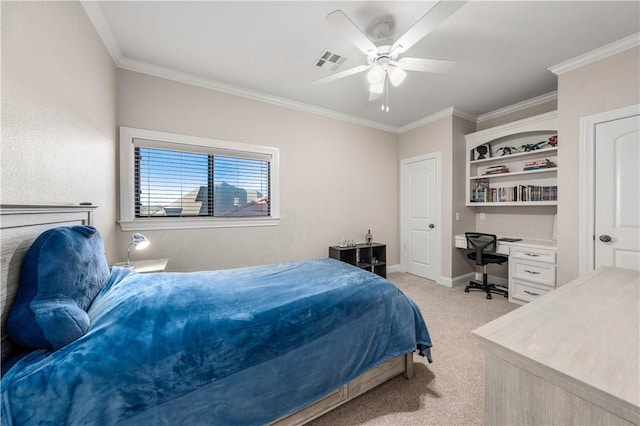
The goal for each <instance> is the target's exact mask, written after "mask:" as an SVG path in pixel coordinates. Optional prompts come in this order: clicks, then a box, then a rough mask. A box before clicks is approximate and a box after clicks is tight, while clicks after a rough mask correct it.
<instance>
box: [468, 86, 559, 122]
mask: <svg viewBox="0 0 640 426" xmlns="http://www.w3.org/2000/svg"><path fill="white" fill-rule="evenodd" d="M556 100H558V92H557V91H553V92H550V93H547V94H544V95H541V96H537V97H535V98H531V99H527V100H526V101H522V102H518V103H516V104H513V105H509V106H506V107H504V108H500V109H496V110H494V111H490V112H487V113H485V114H481V115H479V116H478V120H477V122H478V123H481V122H483V121H487V120H492V119H494V118H498V117H502V116H504V115H507V114H511V113H514V112H518V111H522V110H524V109H527V108H531V107H534V106H537V105H541V104H544V103H547V102H551V101H556Z"/></svg>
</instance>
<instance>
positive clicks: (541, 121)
mask: <svg viewBox="0 0 640 426" xmlns="http://www.w3.org/2000/svg"><path fill="white" fill-rule="evenodd" d="M554 136H555V137H556V140H555V141H556V144H555V145H554V144H552V143H551V140H552V138H553V137H554ZM466 139H467V152H468V157H467V158H468V161H467V166H466V182H467V183H466V197H467V200H466V205H467V206H476V207H478V206H492V207H493V206H496V207H497V206H554V205H557V204H558V201H557V200H558V192H557V188H558V147H557V142H558V141H557V113H556V112H555V111H554V112H549V113H545V114H541V115H538V116H535V117H530V118H526V119H524V120H519V121H515V122H513V123H508V124H505V125H502V126H497V127H493V128H491V129H486V130H481V131H479V132H475V133H471V134H468V135H466ZM481 146H482V148H481ZM508 151H517V152H513V153H511V154H505V155H502V153H505V152H508ZM478 156H486V158H480V159H477V157H478ZM535 161H540V162H541V163H543V165H544V166H546V167H544V168H539V169H532V170H525V168H529V167H531V164H530V163H532V162H535ZM496 166H504V172H501V173H495V171H496ZM487 171H490V172H491V171H493V172H494V173H489V174H486V173H487Z"/></svg>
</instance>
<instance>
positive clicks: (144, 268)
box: [114, 258, 169, 274]
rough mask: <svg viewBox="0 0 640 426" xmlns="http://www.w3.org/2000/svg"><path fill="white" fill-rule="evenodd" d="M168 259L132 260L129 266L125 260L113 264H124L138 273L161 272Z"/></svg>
mask: <svg viewBox="0 0 640 426" xmlns="http://www.w3.org/2000/svg"><path fill="white" fill-rule="evenodd" d="M168 262H169V259H166V258H164V259H147V260H132V261H131V262H129V266H127V265H126V263H125V262H120V263H116V264H115V265H114V266H124V267H128V268H131V269H133V270H134V271H136V272H139V273H141V274H142V273H145V272H163V271H164V268H166V267H167V263H168Z"/></svg>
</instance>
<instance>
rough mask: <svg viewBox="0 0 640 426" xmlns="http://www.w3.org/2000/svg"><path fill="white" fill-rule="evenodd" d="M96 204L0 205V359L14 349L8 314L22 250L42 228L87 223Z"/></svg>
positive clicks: (22, 253)
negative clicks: (0, 350) (9, 335)
mask: <svg viewBox="0 0 640 426" xmlns="http://www.w3.org/2000/svg"><path fill="white" fill-rule="evenodd" d="M95 209H96V206H75V205H64V206H62V205H60V206H44V205H43V206H29V205H7V204H3V205H1V206H0V227H1V231H0V240H1V246H0V247H1V249H2V264H1V267H0V271H1V275H2V280H1V283H0V286H1V287H0V314H1V316H2V323H1V328H2V341H1V342H0V345H1V346H0V347H1V348H2V361H4V360H5V359H6V358H7V357H8V356H9V355H11V353H13V352H14V350H15V344H14V343H13V342H11V340H10V339H9V337H8V336H7V327H6V326H7V316H8V315H9V311H10V309H11V304H12V303H13V300H14V299H15V296H16V291H17V289H18V282H19V279H20V266H21V264H22V259H23V258H24V255H25V253H26V252H27V250H28V249H29V247H31V244H32V243H33V241H34V240H35V239H36V238H37V237H38V235H40V234H41V233H42V232H44V231H46V230H47V229H50V228H55V227H58V226H71V225H90V224H91V215H92V214H93V212H94V210H95Z"/></svg>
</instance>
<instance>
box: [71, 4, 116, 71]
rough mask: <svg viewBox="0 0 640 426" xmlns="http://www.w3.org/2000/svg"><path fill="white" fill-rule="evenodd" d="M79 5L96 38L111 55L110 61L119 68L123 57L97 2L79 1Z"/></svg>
mask: <svg viewBox="0 0 640 426" xmlns="http://www.w3.org/2000/svg"><path fill="white" fill-rule="evenodd" d="M80 4H81V5H82V7H83V8H84V11H85V12H86V13H87V16H88V17H89V20H90V21H91V23H92V24H93V27H94V28H95V29H96V32H97V33H98V36H99V37H100V38H101V39H102V43H103V44H104V46H105V47H106V48H107V51H108V52H109V55H111V60H113V63H114V64H115V65H116V66H120V61H121V60H122V57H123V56H122V50H121V49H120V45H119V44H118V42H117V41H116V38H115V37H114V35H113V32H112V31H111V28H109V24H107V20H106V19H105V17H104V14H103V13H102V10H101V9H100V6H99V5H98V2H97V1H85V0H82V1H80Z"/></svg>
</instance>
